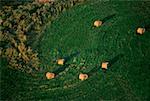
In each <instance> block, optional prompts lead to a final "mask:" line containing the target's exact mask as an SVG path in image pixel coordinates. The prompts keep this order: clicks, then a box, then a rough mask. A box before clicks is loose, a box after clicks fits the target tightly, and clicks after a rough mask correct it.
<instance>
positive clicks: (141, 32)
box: [136, 28, 145, 35]
mask: <svg viewBox="0 0 150 101" xmlns="http://www.w3.org/2000/svg"><path fill="white" fill-rule="evenodd" d="M136 32H137V33H138V34H140V35H142V34H144V32H145V28H138V29H137V30H136Z"/></svg>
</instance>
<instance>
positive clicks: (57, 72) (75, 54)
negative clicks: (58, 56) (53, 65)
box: [53, 52, 79, 75]
mask: <svg viewBox="0 0 150 101" xmlns="http://www.w3.org/2000/svg"><path fill="white" fill-rule="evenodd" d="M78 54H79V52H75V53H72V54H70V55H69V56H66V57H64V58H63V59H64V60H65V64H64V66H61V67H59V68H58V69H56V70H55V71H53V73H55V74H56V75H58V74H59V73H61V72H63V71H64V70H65V69H66V68H68V67H69V65H70V64H67V63H66V62H68V61H69V60H71V59H72V58H73V57H75V56H77V55H78Z"/></svg>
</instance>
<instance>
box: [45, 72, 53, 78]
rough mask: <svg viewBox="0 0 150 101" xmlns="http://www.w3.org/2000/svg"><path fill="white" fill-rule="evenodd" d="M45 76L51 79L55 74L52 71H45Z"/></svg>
mask: <svg viewBox="0 0 150 101" xmlns="http://www.w3.org/2000/svg"><path fill="white" fill-rule="evenodd" d="M46 78H47V79H53V78H55V74H54V73H50V72H47V73H46Z"/></svg>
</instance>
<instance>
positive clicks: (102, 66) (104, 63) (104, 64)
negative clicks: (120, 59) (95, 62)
mask: <svg viewBox="0 0 150 101" xmlns="http://www.w3.org/2000/svg"><path fill="white" fill-rule="evenodd" d="M107 67H108V62H102V65H101V68H102V69H105V70H106V69H108V68H107Z"/></svg>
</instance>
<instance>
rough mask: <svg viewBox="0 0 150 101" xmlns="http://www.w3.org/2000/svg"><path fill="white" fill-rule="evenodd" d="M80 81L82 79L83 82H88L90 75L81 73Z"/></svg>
mask: <svg viewBox="0 0 150 101" xmlns="http://www.w3.org/2000/svg"><path fill="white" fill-rule="evenodd" d="M79 79H80V80H81V81H83V80H86V79H88V75H87V74H82V73H81V74H80V75H79Z"/></svg>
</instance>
